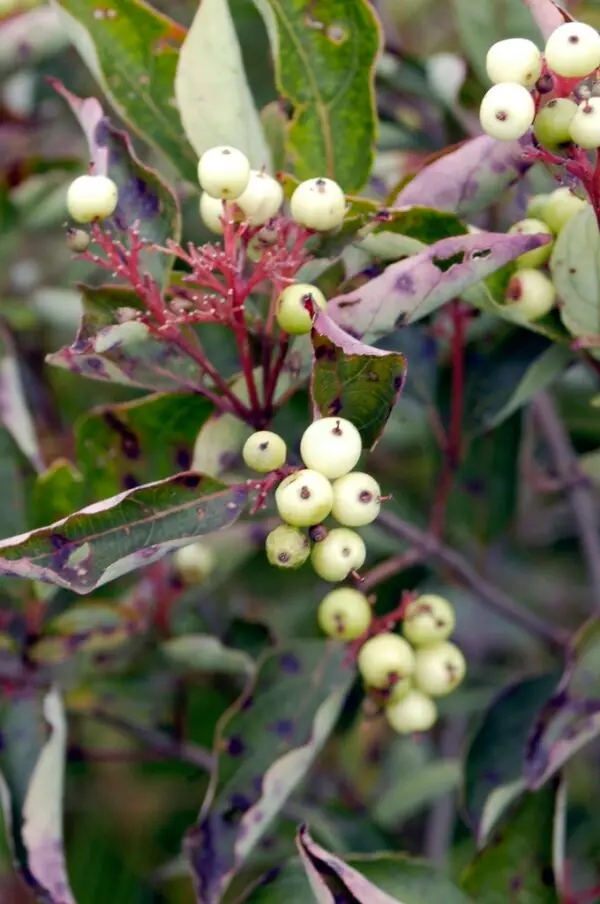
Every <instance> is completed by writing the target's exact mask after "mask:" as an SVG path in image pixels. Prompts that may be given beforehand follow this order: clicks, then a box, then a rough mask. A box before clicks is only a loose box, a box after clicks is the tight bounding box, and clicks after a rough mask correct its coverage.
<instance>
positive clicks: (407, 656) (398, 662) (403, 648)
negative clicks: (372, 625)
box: [358, 633, 415, 690]
mask: <svg viewBox="0 0 600 904" xmlns="http://www.w3.org/2000/svg"><path fill="white" fill-rule="evenodd" d="M358 670H359V672H360V674H361V675H362V678H363V680H364V682H365V684H367V685H368V686H369V687H374V688H377V689H378V690H391V689H392V688H393V687H394V686H395V685H396V684H397V683H398V681H400V680H402V679H404V678H407V677H409V676H410V675H412V674H413V672H414V670H415V654H414V651H413V648H412V647H411V645H410V644H409V643H408V642H407V641H406V640H404V638H403V637H399V636H398V635H397V634H387V633H385V634H376V635H375V637H371V638H369V640H367V641H366V642H365V643H364V644H363V645H362V647H361V648H360V651H359V654H358Z"/></svg>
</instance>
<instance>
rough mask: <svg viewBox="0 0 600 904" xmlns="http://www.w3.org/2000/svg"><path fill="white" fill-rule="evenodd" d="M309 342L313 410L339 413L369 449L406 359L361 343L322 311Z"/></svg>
mask: <svg viewBox="0 0 600 904" xmlns="http://www.w3.org/2000/svg"><path fill="white" fill-rule="evenodd" d="M311 340H312V346H313V360H314V365H313V369H312V381H311V393H312V399H313V404H314V406H315V408H316V410H317V411H318V412H319V414H320V415H321V416H323V417H326V416H329V415H338V414H339V415H341V416H342V417H345V418H347V419H348V420H350V421H352V423H353V424H354V425H355V427H357V429H358V430H359V431H360V434H361V437H362V441H363V445H364V447H365V448H367V449H372V448H373V446H374V445H375V444H376V443H377V440H378V439H379V437H380V436H381V433H382V432H383V430H384V428H385V425H386V423H387V420H388V418H389V416H390V414H391V411H392V408H393V407H394V405H395V404H396V402H397V401H398V396H399V395H400V392H401V390H402V387H403V385H404V379H405V376H406V358H405V357H404V355H403V354H401V353H400V352H388V351H382V350H381V349H378V348H374V347H373V346H369V345H364V344H363V343H362V342H359V341H358V340H356V339H354V338H353V337H352V336H350V335H349V334H348V333H346V332H344V330H342V329H340V327H339V326H337V325H336V324H335V323H334V322H333V321H332V320H330V318H329V317H328V316H327V314H325V313H324V312H322V311H321V312H320V313H319V314H318V315H317V317H316V318H315V320H314V322H313V327H312V331H311Z"/></svg>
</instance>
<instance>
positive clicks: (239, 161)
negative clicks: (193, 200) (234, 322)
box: [198, 146, 346, 332]
mask: <svg viewBox="0 0 600 904" xmlns="http://www.w3.org/2000/svg"><path fill="white" fill-rule="evenodd" d="M198 181H199V183H200V187H201V188H202V190H203V191H202V195H201V197H200V216H201V218H202V220H203V222H204V224H205V225H206V226H207V227H208V229H210V230H211V232H215V233H218V234H220V233H222V232H223V217H224V215H225V207H224V202H227V201H232V202H235V204H236V206H237V207H239V209H240V210H241V212H242V213H243V215H244V217H245V219H246V220H247V221H248V222H250V223H251V224H252V225H253V226H263V225H264V224H265V223H268V222H269V220H271V219H272V218H273V217H274V216H275V215H276V214H277V213H278V212H279V210H280V208H281V205H282V204H283V189H282V187H281V185H280V184H279V182H278V181H277V180H276V179H274V178H273V177H272V176H269V175H268V174H267V173H265V172H263V171H261V170H253V169H251V168H250V163H249V161H248V159H247V157H246V155H245V154H243V153H242V151H239V150H237V148H233V147H228V146H222V147H214V148H211V149H210V150H208V151H206V152H205V153H204V154H203V155H202V157H201V158H200V161H199V163H198ZM290 212H291V215H292V219H294V220H295V221H296V222H297V223H299V224H300V225H301V226H305V227H306V228H307V229H314V230H317V231H320V232H321V231H322V232H327V231H329V230H331V229H337V227H338V226H340V225H341V224H342V221H343V219H344V214H345V212H346V198H345V196H344V192H343V191H342V189H341V188H340V186H339V185H338V184H337V182H334V181H333V180H331V179H326V178H317V179H308V180H307V181H306V182H301V183H300V185H298V187H297V188H296V190H295V191H294V194H293V195H292V198H291V200H290ZM290 332H291V331H290Z"/></svg>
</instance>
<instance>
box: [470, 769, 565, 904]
mask: <svg viewBox="0 0 600 904" xmlns="http://www.w3.org/2000/svg"><path fill="white" fill-rule="evenodd" d="M555 800H556V789H555V788H553V787H548V788H546V789H544V790H543V791H540V792H538V793H537V794H527V795H526V796H525V797H524V798H523V800H522V801H521V803H520V804H519V805H518V807H517V808H516V809H515V810H514V811H512V812H511V815H510V819H507V820H506V822H505V825H504V827H503V828H502V829H500V830H499V831H497V832H496V833H495V835H494V837H493V838H492V839H491V841H490V843H489V844H488V845H487V846H486V847H485V848H484V849H483V850H482V851H481V852H480V853H479V854H478V855H477V857H476V858H475V860H474V861H473V863H472V864H471V865H470V866H469V867H468V868H467V870H466V872H465V874H464V876H463V881H462V886H463V888H464V889H465V891H467V892H468V893H469V894H471V895H472V896H473V898H474V899H475V900H476V901H477V902H478V904H507V901H511V900H514V901H519V904H521V902H522V904H558V901H559V897H558V894H557V891H556V887H555V883H554V872H553V869H552V833H553V823H554V809H555Z"/></svg>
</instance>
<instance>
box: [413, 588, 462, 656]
mask: <svg viewBox="0 0 600 904" xmlns="http://www.w3.org/2000/svg"><path fill="white" fill-rule="evenodd" d="M455 625H456V616H455V614H454V606H453V605H452V603H450V602H449V601H448V600H447V599H446V598H445V597H443V596H438V595H437V594H435V593H424V594H423V595H422V596H419V597H417V599H416V600H413V601H412V603H409V604H408V606H407V607H406V612H405V615H404V621H403V622H402V633H403V634H404V636H405V637H406V639H407V640H408V641H409V643H411V644H413V646H415V647H424V646H428V645H429V644H436V643H441V642H442V641H444V640H447V639H448V638H449V637H450V635H451V634H452V632H453V631H454V627H455Z"/></svg>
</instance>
